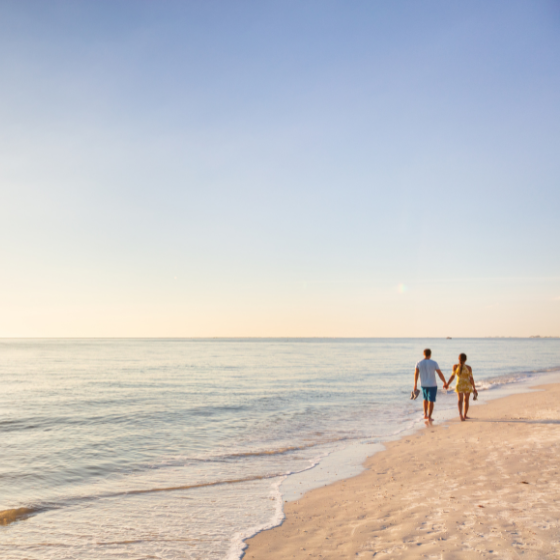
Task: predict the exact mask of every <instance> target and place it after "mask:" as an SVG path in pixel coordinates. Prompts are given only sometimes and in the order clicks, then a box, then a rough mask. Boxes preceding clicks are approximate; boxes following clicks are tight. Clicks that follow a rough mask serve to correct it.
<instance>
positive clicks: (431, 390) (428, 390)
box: [422, 387, 437, 402]
mask: <svg viewBox="0 0 560 560" xmlns="http://www.w3.org/2000/svg"><path fill="white" fill-rule="evenodd" d="M422 393H423V394H424V400H425V401H430V402H436V395H437V387H422Z"/></svg>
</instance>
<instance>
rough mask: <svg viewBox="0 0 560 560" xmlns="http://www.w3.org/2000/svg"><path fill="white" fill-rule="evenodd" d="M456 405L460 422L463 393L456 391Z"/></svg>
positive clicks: (462, 419) (462, 420)
mask: <svg viewBox="0 0 560 560" xmlns="http://www.w3.org/2000/svg"><path fill="white" fill-rule="evenodd" d="M457 406H458V407H459V416H460V417H461V422H464V421H465V419H464V418H463V393H457Z"/></svg>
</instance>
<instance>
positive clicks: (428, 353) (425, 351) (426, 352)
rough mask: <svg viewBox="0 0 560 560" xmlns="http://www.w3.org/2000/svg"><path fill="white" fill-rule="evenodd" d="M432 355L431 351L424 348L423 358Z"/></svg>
mask: <svg viewBox="0 0 560 560" xmlns="http://www.w3.org/2000/svg"><path fill="white" fill-rule="evenodd" d="M431 355H432V351H431V350H430V349H429V348H426V350H424V356H426V358H429V357H430V356H431Z"/></svg>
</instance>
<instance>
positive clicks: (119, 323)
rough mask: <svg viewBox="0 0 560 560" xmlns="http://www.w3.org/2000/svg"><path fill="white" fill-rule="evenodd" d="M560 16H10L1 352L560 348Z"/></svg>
mask: <svg viewBox="0 0 560 560" xmlns="http://www.w3.org/2000/svg"><path fill="white" fill-rule="evenodd" d="M559 31H560V7H559V5H558V3H557V2H554V1H552V0H551V1H547V0H543V1H539V2H533V3H528V2H524V1H508V2H505V1H503V0H502V1H496V2H492V3H487V2H482V1H473V2H469V3H453V4H450V3H447V2H444V1H433V0H428V1H426V2H422V3H418V2H413V1H397V2H392V3H386V4H381V3H371V2H366V1H359V0H358V1H356V2H353V3H352V4H350V5H349V4H348V3H344V2H341V1H336V2H335V1H321V2H319V1H309V2H305V3H303V4H302V3H299V2H293V1H287V2H278V3H274V2H256V1H245V2H239V3H231V2H225V1H212V0H209V1H207V2H195V1H187V2H182V1H181V2H179V1H174V0H170V1H166V2H158V3H155V2H150V1H147V0H139V1H135V2H132V1H127V0H117V1H108V0H100V1H96V2H85V1H81V0H74V1H72V2H71V1H54V2H49V3H44V2H40V1H38V0H37V1H25V2H21V1H15V0H12V1H3V2H2V3H0V49H1V53H2V57H1V58H0V70H1V73H0V75H1V78H0V80H1V85H2V87H1V88H0V100H1V103H0V116H1V119H2V121H1V122H2V127H1V128H0V146H1V152H0V189H1V191H0V192H1V195H2V204H1V205H0V208H1V213H2V214H1V216H2V219H1V220H0V234H1V235H2V239H3V243H2V244H1V258H2V265H3V266H2V272H1V275H0V288H1V295H0V305H1V309H2V313H1V314H0V336H2V337H12V336H14V337H41V336H45V337H56V336H61V337H65V336H68V337H74V336H77V337H88V336H96V337H97V336H99V337H105V336H107V337H110V336H118V337H121V336H124V337H128V336H131V337H134V336H142V337H144V336H147V337H150V336H155V337H160V336H163V337H166V336H170V337H175V336H176V337H240V336H255V337H283V336H295V337H299V336H310V337H321V336H326V337H337V336H340V337H370V336H371V337H392V336H399V337H400V336H411V337H431V336H453V337H462V336H474V337H478V336H529V335H537V334H538V335H542V336H547V335H560V259H558V249H557V246H558V239H560V221H559V219H558V216H559V213H560V158H559V157H558V151H559V146H560V33H559Z"/></svg>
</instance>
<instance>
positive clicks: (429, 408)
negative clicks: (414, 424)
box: [428, 401, 434, 420]
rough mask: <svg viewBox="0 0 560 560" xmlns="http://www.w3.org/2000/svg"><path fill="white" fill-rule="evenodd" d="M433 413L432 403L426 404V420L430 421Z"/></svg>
mask: <svg viewBox="0 0 560 560" xmlns="http://www.w3.org/2000/svg"><path fill="white" fill-rule="evenodd" d="M433 411H434V403H433V402H431V401H430V402H428V420H431V419H432V412H433Z"/></svg>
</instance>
